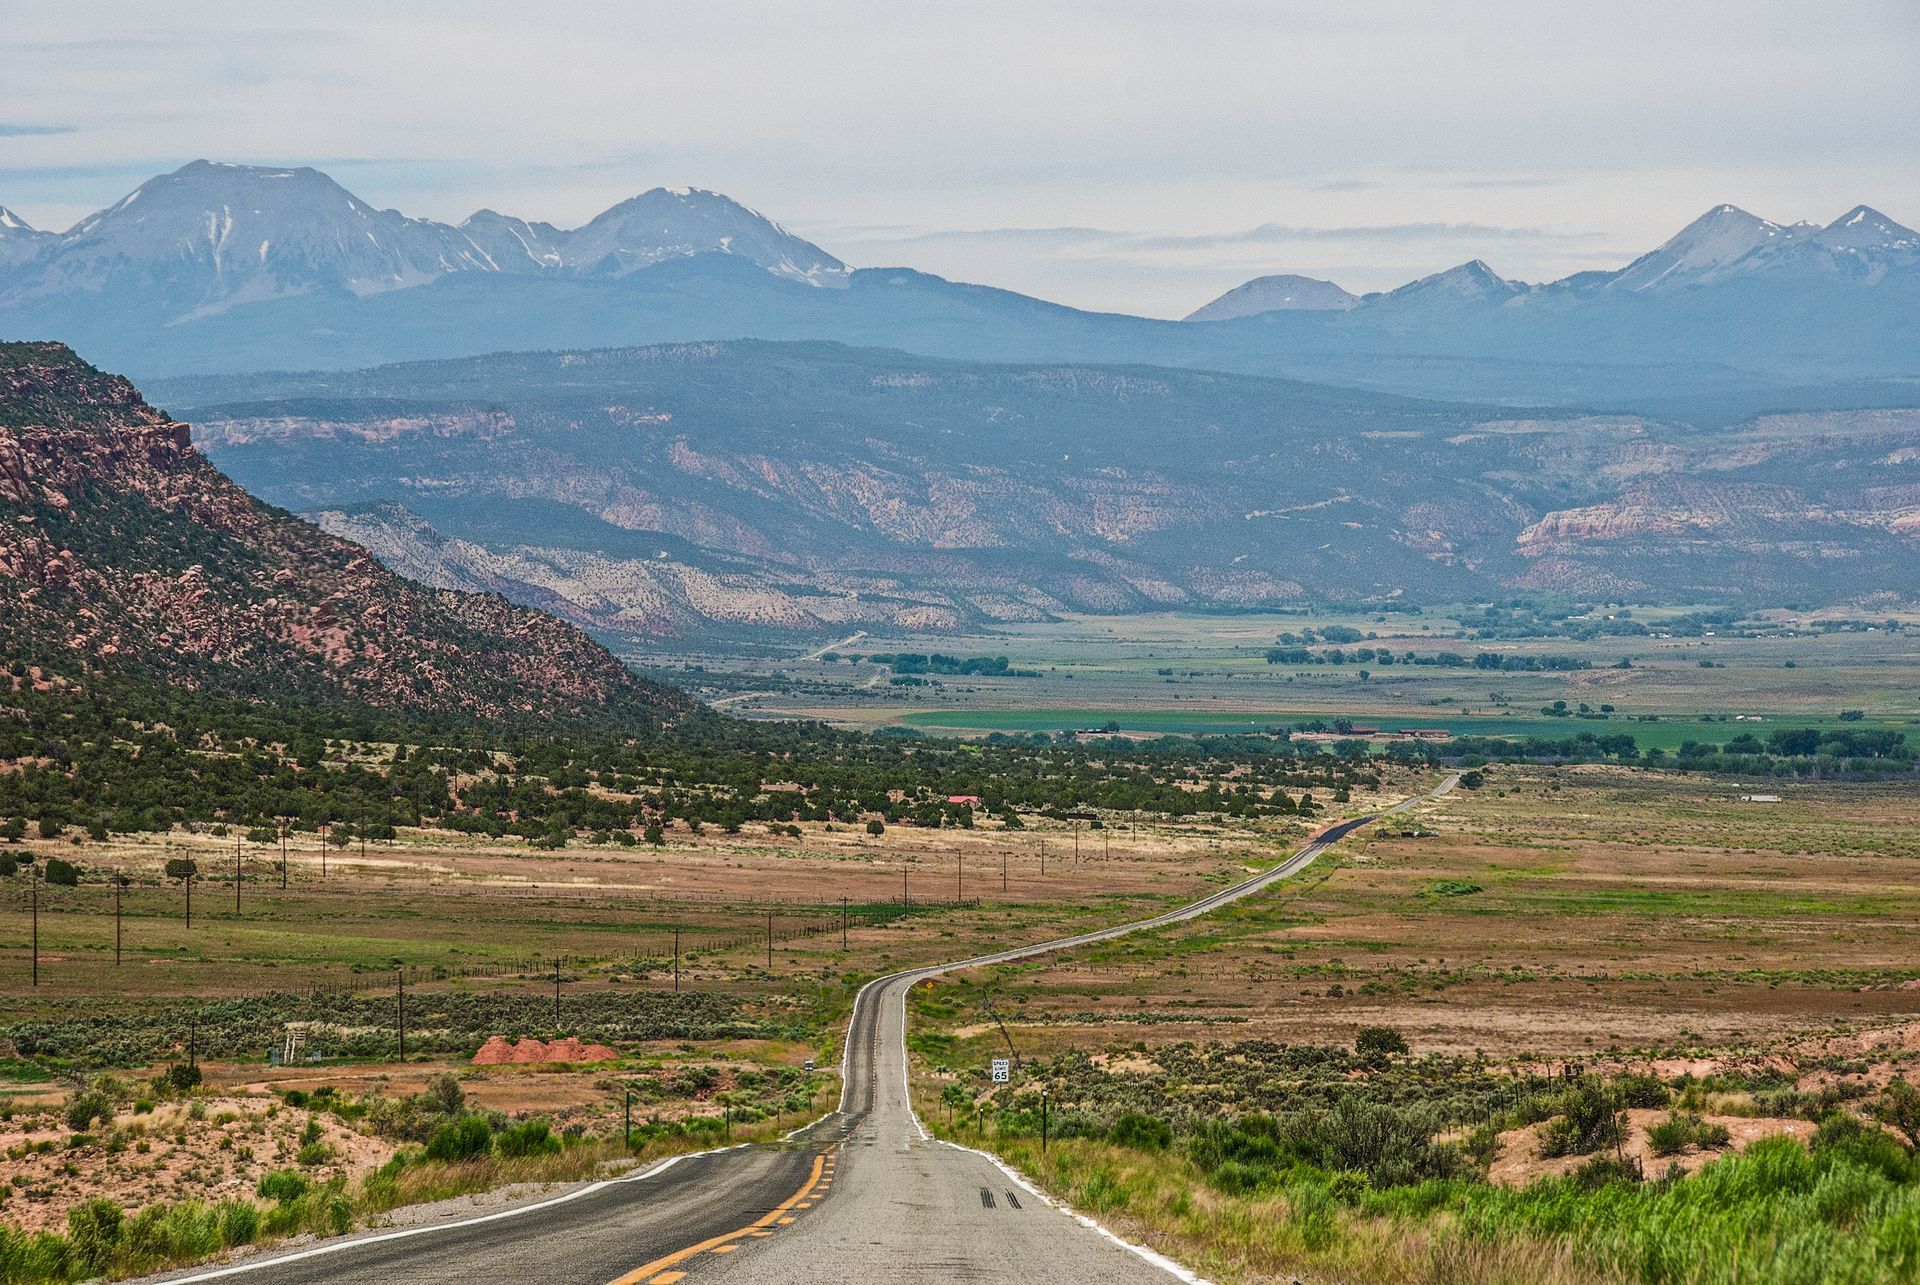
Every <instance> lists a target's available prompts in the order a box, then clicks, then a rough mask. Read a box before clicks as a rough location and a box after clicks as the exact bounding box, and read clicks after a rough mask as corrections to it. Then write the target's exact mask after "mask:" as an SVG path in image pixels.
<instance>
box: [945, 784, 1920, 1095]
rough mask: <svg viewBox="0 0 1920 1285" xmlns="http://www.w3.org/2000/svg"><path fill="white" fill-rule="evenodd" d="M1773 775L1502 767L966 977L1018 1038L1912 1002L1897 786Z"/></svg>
mask: <svg viewBox="0 0 1920 1285" xmlns="http://www.w3.org/2000/svg"><path fill="white" fill-rule="evenodd" d="M1784 793H1785V795H1786V797H1785V798H1784V800H1783V801H1782V802H1780V803H1778V804H1756V803H1748V802H1743V801H1742V799H1741V794H1742V791H1741V788H1740V786H1739V785H1738V783H1736V782H1723V781H1716V780H1712V779H1697V778H1689V777H1686V776H1681V775H1662V774H1657V773H1651V772H1645V771H1633V770H1627V769H1618V768H1578V769H1574V768H1566V769H1549V768H1524V767H1502V768H1498V769H1494V770H1492V771H1491V772H1490V773H1489V784H1488V785H1487V786H1486V787H1484V788H1482V789H1480V790H1477V791H1461V792H1458V793H1457V794H1455V795H1454V796H1452V797H1450V798H1447V799H1445V800H1442V801H1438V802H1435V803H1431V804H1427V805H1423V806H1422V807H1420V808H1419V809H1418V810H1417V811H1416V812H1415V813H1413V814H1411V815H1410V816H1408V817H1402V818H1400V819H1398V820H1397V821H1396V822H1395V823H1391V824H1389V825H1387V826H1385V827H1383V828H1381V829H1379V830H1369V831H1366V832H1363V835H1362V836H1360V837H1358V838H1356V839H1355V840H1352V841H1349V842H1348V843H1346V844H1343V845H1342V846H1341V848H1339V849H1337V850H1336V852H1335V854H1334V856H1333V858H1332V859H1331V860H1329V861H1326V862H1323V863H1322V864H1321V865H1319V866H1317V867H1316V868H1315V869H1314V870H1313V871H1312V872H1311V873H1310V874H1309V875H1307V876H1306V877H1304V878H1302V879H1300V880H1298V881H1294V882H1292V883H1290V884H1289V885H1288V887H1287V889H1286V890H1285V891H1284V892H1281V893H1279V894H1276V895H1274V896H1271V897H1263V898H1259V899H1256V900H1254V901H1251V902H1246V903H1241V904H1238V905H1236V906H1233V907H1230V908H1228V909H1226V910H1224V911H1222V912H1220V913H1219V914H1216V915H1212V916H1209V917H1208V918H1207V919H1205V920H1203V921H1196V922H1195V923H1193V924H1190V925H1183V926H1181V927H1178V928H1174V929H1169V930H1164V931H1160V932H1156V933H1153V934H1150V935H1143V936H1135V937H1128V938H1124V939H1121V940H1117V941H1114V942H1111V943H1105V944H1103V945H1101V946H1099V947H1094V948H1089V949H1086V950H1081V951H1076V952H1074V953H1073V956H1072V958H1071V959H1054V960H1049V961H1045V962H1032V963H1028V964H1023V965H1016V966H1010V967H1008V968H1005V969H1002V970H999V971H998V972H997V973H996V975H995V977H994V978H993V980H992V985H993V986H995V987H996V988H998V989H999V990H1000V991H1001V992H1002V993H1004V995H1005V996H1006V999H1007V1002H1008V1003H1009V1004H1010V1005H1011V1006H1012V1011H1016V1012H1018V1013H1020V1014H1021V1018H1020V1022H1021V1024H1022V1026H1023V1027H1025V1028H1029V1029H1031V1031H1032V1032H1033V1036H1034V1038H1035V1039H1037V1040H1038V1041H1039V1042H1040V1044H1041V1046H1042V1047H1054V1046H1056V1045H1058V1044H1061V1043H1063V1042H1064V1044H1065V1045H1070V1046H1074V1047H1085V1048H1093V1049H1098V1048H1101V1047H1104V1046H1105V1045H1106V1044H1107V1043H1109V1042H1110V1041H1111V1040H1113V1039H1126V1040H1140V1039H1144V1040H1147V1041H1148V1042H1150V1043H1151V1042H1155V1041H1166V1040H1177V1039H1182V1038H1207V1037H1209V1033H1210V1032H1211V1030H1212V1026H1211V1025H1209V1024H1208V1023H1212V1022H1215V1021H1217V1019H1219V1018H1221V1017H1227V1018H1230V1019H1231V1020H1232V1022H1233V1024H1234V1027H1235V1033H1234V1036H1233V1038H1237V1039H1239V1038H1264V1039H1281V1040H1294V1041H1333V1042H1346V1041H1349V1040H1351V1038H1352V1036H1353V1034H1354V1032H1355V1031H1357V1030H1359V1029H1360V1028H1362V1027H1365V1026H1370V1025H1390V1026H1393V1027H1395V1028H1397V1029H1399V1030H1401V1031H1403V1032H1404V1033H1405V1034H1406V1035H1407V1037H1408V1038H1409V1039H1410V1040H1411V1041H1412V1042H1413V1044H1414V1047H1415V1048H1416V1049H1420V1050H1431V1051H1435V1052H1444V1053H1467V1054H1471V1053H1474V1052H1486V1053H1489V1054H1498V1055H1501V1056H1510V1057H1511V1056H1519V1055H1520V1054H1522V1053H1524V1052H1529V1051H1531V1052H1535V1053H1538V1054H1540V1055H1542V1056H1546V1057H1554V1058H1562V1059H1564V1058H1580V1057H1585V1056H1593V1055H1597V1054H1602V1053H1608V1052H1612V1053H1616V1054H1626V1053H1628V1052H1630V1051H1631V1052H1633V1053H1635V1054H1637V1055H1660V1056H1667V1055H1675V1056H1677V1055H1681V1054H1683V1053H1686V1052H1687V1051H1688V1050H1694V1049H1701V1048H1707V1049H1719V1050H1735V1049H1746V1050H1756V1049H1764V1048H1769V1047H1774V1046H1777V1045H1778V1044H1779V1043H1781V1042H1782V1041H1786V1040H1790V1039H1793V1038H1798V1037H1802V1036H1810V1035H1814V1034H1827V1033H1832V1032H1833V1031H1834V1030H1835V1029H1838V1028H1847V1027H1851V1026H1855V1025H1859V1024H1862V1023H1865V1024H1876V1023H1877V1024H1884V1023H1887V1022H1894V1021H1904V1020H1909V1019H1912V1018H1915V1017H1920V990H1916V989H1915V988H1914V987H1913V986H1912V985H1911V984H1910V983H1912V982H1913V980H1914V979H1915V978H1916V977H1920V961H1917V960H1916V959H1915V958H1914V956H1913V954H1912V951H1911V948H1910V943H1911V940H1912V937H1913V934H1914V933H1915V931H1916V930H1920V879H1916V877H1915V875H1914V870H1915V868H1916V867H1915V860H1916V858H1920V837H1917V836H1920V799H1916V798H1915V796H1914V793H1913V791H1912V790H1911V789H1910V788H1909V787H1907V786H1905V785H1904V784H1902V785H1893V786H1888V785H1866V784H1861V785H1849V784H1828V785H1810V786H1794V787H1785V789H1784ZM1187 1009H1190V1010H1193V1011H1195V1012H1196V1013H1197V1014H1199V1015H1203V1017H1204V1021H1202V1020H1195V1021H1193V1022H1184V1021H1182V1020H1180V1019H1179V1018H1178V1017H1177V1014H1178V1013H1179V1012H1180V1011H1181V1010H1187ZM973 1020H978V1017H977V1015H976V1017H975V1018H974V1019H973ZM982 1038H984V1036H983V1037H982ZM979 1052H980V1054H981V1055H982V1056H985V1055H986V1051H985V1049H984V1047H983V1048H982V1049H981V1050H979Z"/></svg>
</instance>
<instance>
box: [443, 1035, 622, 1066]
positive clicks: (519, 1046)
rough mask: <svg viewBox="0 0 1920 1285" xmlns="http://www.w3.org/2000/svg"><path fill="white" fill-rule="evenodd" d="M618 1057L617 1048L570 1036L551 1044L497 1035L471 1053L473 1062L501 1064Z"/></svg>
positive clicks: (476, 1063)
mask: <svg viewBox="0 0 1920 1285" xmlns="http://www.w3.org/2000/svg"><path fill="white" fill-rule="evenodd" d="M619 1056H620V1054H619V1053H618V1052H617V1051H615V1050H613V1049H610V1048H608V1047H607V1046H606V1045H604V1044H582V1043H581V1042H580V1041H579V1040H576V1039H574V1038H573V1037H572V1036H571V1035H569V1036H567V1037H566V1038H565V1039H560V1040H555V1041H553V1042H552V1043H551V1044H542V1043H541V1042H540V1041H539V1040H533V1039H526V1040H520V1041H518V1042H515V1041H513V1040H509V1039H508V1038H507V1037H506V1036H504V1035H496V1036H494V1037H492V1038H491V1039H489V1040H488V1041H487V1042H486V1043H485V1044H482V1045H481V1046H480V1051H479V1052H478V1053H475V1054H474V1055H473V1064H474V1065H475V1066H502V1065H505V1064H507V1063H519V1062H611V1061H613V1060H615V1059H616V1058H618V1057H619Z"/></svg>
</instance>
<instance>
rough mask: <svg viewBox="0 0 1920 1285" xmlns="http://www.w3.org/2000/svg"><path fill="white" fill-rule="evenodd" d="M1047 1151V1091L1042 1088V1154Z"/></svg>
mask: <svg viewBox="0 0 1920 1285" xmlns="http://www.w3.org/2000/svg"><path fill="white" fill-rule="evenodd" d="M1046 1153H1047V1091H1046V1090H1045V1089H1042V1090H1040V1154H1041V1155H1045V1154H1046Z"/></svg>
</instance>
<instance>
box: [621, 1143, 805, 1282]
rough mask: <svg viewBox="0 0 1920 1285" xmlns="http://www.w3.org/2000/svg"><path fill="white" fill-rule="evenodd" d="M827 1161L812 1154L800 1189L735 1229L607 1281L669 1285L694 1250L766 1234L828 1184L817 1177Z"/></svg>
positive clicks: (729, 1248)
mask: <svg viewBox="0 0 1920 1285" xmlns="http://www.w3.org/2000/svg"><path fill="white" fill-rule="evenodd" d="M827 1163H828V1161H827V1155H826V1153H825V1152H822V1153H821V1154H819V1155H817V1156H815V1157H814V1158H813V1172H812V1173H810V1174H808V1175H807V1181H806V1182H805V1184H803V1185H802V1186H801V1188H800V1190H798V1191H796V1192H794V1193H793V1194H792V1195H791V1196H788V1197H787V1198H786V1200H784V1201H782V1202H781V1203H780V1204H779V1205H778V1206H777V1207H775V1208H773V1209H770V1210H768V1211H767V1212H766V1213H765V1214H762V1215H761V1216H760V1217H759V1218H757V1219H755V1220H754V1221H753V1222H750V1223H748V1224H747V1225H746V1226H745V1227H742V1228H740V1229H738V1230H737V1231H730V1232H728V1233H726V1234H725V1235H723V1236H713V1237H710V1238H708V1239H706V1240H703V1241H701V1242H700V1243H699V1244H697V1245H688V1246H687V1247H686V1248H685V1249H677V1250H675V1251H674V1252H673V1253H671V1254H667V1255H664V1256H662V1257H660V1258H656V1259H654V1260H653V1261H652V1262H650V1263H642V1264H641V1265H640V1266H638V1267H636V1268H634V1269H633V1270H632V1271H630V1272H628V1273H627V1274H626V1275H625V1276H622V1277H620V1278H618V1279H617V1280H614V1281H611V1282H609V1283H608V1285H673V1283H674V1282H675V1281H677V1280H679V1279H680V1278H681V1277H683V1276H685V1275H686V1273H685V1272H680V1271H674V1270H673V1269H674V1268H675V1267H677V1266H678V1265H679V1264H681V1263H684V1262H686V1261H687V1260H688V1259H689V1258H692V1257H694V1256H695V1255H697V1254H707V1253H714V1254H727V1253H732V1252H733V1251H734V1250H735V1249H738V1248H739V1245H738V1244H737V1242H738V1241H740V1240H743V1239H745V1238H746V1237H749V1236H765V1235H768V1234H770V1233H769V1232H768V1231H767V1228H769V1227H774V1226H784V1225H786V1224H788V1223H791V1222H792V1221H793V1218H792V1211H793V1210H795V1209H806V1208H808V1207H809V1204H808V1203H803V1202H807V1201H808V1198H809V1197H811V1196H813V1195H814V1194H815V1193H816V1191H824V1189H825V1187H826V1186H828V1185H831V1183H832V1181H833V1179H832V1178H831V1177H828V1178H827V1180H826V1182H825V1183H822V1182H821V1177H822V1176H823V1175H824V1174H825V1173H826V1167H827Z"/></svg>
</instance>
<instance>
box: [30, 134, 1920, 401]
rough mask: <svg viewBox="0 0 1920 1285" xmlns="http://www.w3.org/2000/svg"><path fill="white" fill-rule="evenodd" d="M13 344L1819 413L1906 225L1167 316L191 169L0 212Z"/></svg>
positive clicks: (768, 249)
mask: <svg viewBox="0 0 1920 1285" xmlns="http://www.w3.org/2000/svg"><path fill="white" fill-rule="evenodd" d="M0 333H11V334H13V335H17V336H21V337H49V338H58V339H63V340H68V341H71V342H74V343H76V344H79V345H81V346H82V347H83V348H84V350H85V351H87V352H88V353H89V354H91V355H93V356H95V357H96V358H97V359H100V360H103V361H107V362H110V363H112V364H115V365H118V366H120V367H123V368H126V369H130V370H133V371H135V372H136V373H138V374H140V375H142V376H150V375H155V374H184V373H214V372H221V371H242V370H252V369H346V368H354V367H359V366H365V365H369V364H372V363H374V362H378V361H383V360H393V359H411V358H439V357H456V356H463V355H473V354H477V353H483V352H490V351H502V350H516V349H522V350H523V349H532V348H584V347H601V346H608V345H630V344H646V343H658V342H678V341H689V340H700V339H711V338H732V337H742V338H765V339H782V340H785V339H806V340H813V339H828V340H836V341H840V342H845V343H850V344H855V345H884V346H889V347H896V348H901V349H904V350H907V351H911V352H915V353H917V354H921V355H925V356H943V357H952V358H961V359H970V360H984V361H1009V360H1021V361H1071V362H1102V363H1127V362H1147V363H1152V364H1156V365H1167V366H1184V367H1195V368H1204V369H1213V370H1224V371H1235V372H1242V373H1251V374H1262V375H1278V376H1286V377H1292V378H1301V379H1310V380H1319V381H1325V382H1333V383H1343V384H1347V385H1351V386H1360V387H1374V388H1379V389H1383V390H1389V391H1400V392H1408V393H1415V394H1420V395H1428V396H1439V397H1449V398H1458V399H1462V400H1488V399H1492V400H1498V401H1502V402H1508V403H1527V404H1536V405H1595V404H1598V405H1605V406H1608V407H1610V408H1622V407H1630V408H1633V409H1643V410H1644V409H1652V408H1653V407H1652V405H1651V403H1652V402H1654V401H1657V400H1659V399H1663V398H1665V399H1671V398H1674V397H1680V396H1686V395H1692V394H1696V393H1699V392H1701V391H1709V392H1710V391H1715V390H1726V391H1729V392H1734V393H1737V394H1739V395H1740V396H1742V397H1746V398H1749V399H1755V398H1757V399H1759V400H1760V401H1761V402H1762V403H1765V402H1767V400H1768V399H1769V398H1770V399H1771V400H1772V404H1787V403H1792V404H1808V405H1818V406H1821V407H1830V406H1836V405H1841V404H1882V403H1885V402H1887V401H1890V400H1891V401H1899V400H1910V399H1911V396H1912V394H1911V392H1910V391H1909V390H1908V385H1909V383H1910V381H1911V380H1912V379H1913V378H1914V377H1916V376H1920V236H1916V234H1915V233H1914V232H1913V231H1912V230H1910V229H1908V228H1906V227H1904V226H1902V225H1900V224H1898V223H1896V222H1895V221H1893V220H1892V219H1890V218H1888V217H1886V216H1885V215H1882V214H1880V213H1878V212H1876V211H1874V210H1871V209H1869V208H1867V207H1865V206H1858V207H1855V208H1854V209H1853V210H1850V211H1849V212H1848V213H1846V214H1844V215H1842V216H1841V217H1840V218H1838V219H1836V220H1834V221H1833V222H1832V223H1830V224H1828V225H1826V226H1824V227H1819V226H1815V225H1813V224H1804V223H1802V224H1779V223H1772V222H1769V221H1767V220H1764V219H1760V218H1757V217H1755V216H1753V215H1751V214H1748V213H1746V212H1744V211H1741V210H1739V209H1737V208H1735V207H1733V206H1731V205H1723V206H1719V207H1716V208H1715V209H1713V210H1710V211H1708V212H1707V213H1706V214H1704V215H1702V216H1701V217H1700V218H1699V219H1696V220H1695V221H1694V222H1693V223H1691V224H1689V225H1688V226H1687V227H1686V228H1684V229H1682V230H1681V231H1680V232H1679V233H1678V234H1677V235H1676V236H1674V237H1673V238H1672V239H1671V240H1669V241H1668V242H1667V243H1666V244H1664V245H1662V246H1661V247H1659V248H1658V249H1655V250H1653V251H1651V252H1649V253H1648V254H1645V255H1642V256H1641V257H1639V258H1638V259H1635V260H1634V261H1632V262H1631V263H1629V264H1627V265H1625V266H1624V267H1622V268H1621V269H1619V270H1618V271H1613V272H1588V273H1581V274H1578V275H1576V276H1573V277H1568V278H1566V279H1564V280H1560V281H1556V282H1550V283H1546V284H1539V285H1535V284H1528V283H1524V282H1519V281H1513V280H1509V279H1507V278H1504V277H1502V276H1500V275H1499V274H1498V273H1497V272H1496V271H1494V270H1493V269H1492V268H1490V267H1489V266H1487V265H1486V264H1485V263H1482V262H1480V261H1477V260H1476V261H1472V262H1469V263H1466V264H1462V265H1460V266H1459V267H1456V268H1452V269H1449V270H1448V271H1446V272H1441V273H1437V274H1434V275H1432V276H1429V277H1425V278H1422V279H1421V280H1418V281H1414V282H1410V283H1408V284H1407V285H1404V286H1402V287H1400V288H1398V289H1396V290H1391V291H1386V292H1382V293H1378V294H1371V295H1367V296H1364V297H1355V296H1353V295H1351V294H1349V293H1348V292H1346V291H1344V290H1341V289H1340V288H1339V287H1338V286H1335V285H1332V284H1331V283H1328V282H1319V281H1314V280H1313V279H1311V278H1305V277H1272V278H1259V279H1256V280H1254V281H1252V282H1249V283H1247V284H1246V285H1244V286H1241V287H1239V288H1237V289H1236V290H1234V291H1231V292H1229V293H1228V294H1227V295H1225V296H1223V297H1222V298H1220V299H1217V300H1215V301H1213V302H1212V303H1209V304H1207V305H1205V306H1204V307H1202V308H1200V309H1199V310H1198V311H1196V312H1195V313H1194V314H1192V316H1190V317H1189V318H1188V319H1187V320H1186V321H1185V322H1174V321H1157V320H1151V319H1147V318H1140V317H1129V316H1123V315H1117V314H1104V313H1089V312H1084V311H1080V310H1077V309H1073V308H1068V307H1064V306H1061V305H1057V304H1052V303H1048V302H1045V301H1043V300H1039V299H1034V298H1030V297H1027V296H1024V295H1019V294H1016V293H1013V292H1010V291H1003V290H994V289H988V288H984V287H979V286H971V285H966V284H962V283H956V282H950V281H946V280H943V279H941V278H939V277H935V276H931V275H928V274H925V273H920V272H915V271H913V270H911V269H906V268H868V269H858V270H856V269H851V268H849V267H848V266H847V265H846V264H844V263H842V262H841V261H840V260H839V259H837V258H835V257H834V256H833V255H832V254H830V253H828V252H827V251H825V250H823V249H821V248H819V247H817V246H814V245H812V244H810V243H809V242H807V241H805V240H803V239H801V238H799V237H796V236H793V235H792V234H790V233H788V232H786V231H784V230H783V229H781V228H780V227H779V226H778V225H777V224H775V223H773V222H771V221H770V220H768V219H766V218H764V217H762V216H760V215H758V214H755V213H754V212H752V211H750V210H748V209H746V208H745V207H743V206H741V205H739V204H738V203H736V202H734V201H732V200H730V199H729V198H727V197H724V196H721V195H718V194H716V193H711V192H701V191H693V190H676V191H669V190H666V189H654V190H652V191H649V192H646V193H643V194H641V195H639V196H636V197H634V198H632V199H631V200H628V201H624V202H621V203H620V204H619V205H616V206H614V207H613V208H612V209H610V210H607V211H606V212H604V213H602V214H600V215H599V216H597V217H596V218H594V219H592V220H591V221H589V222H588V223H586V224H585V225H583V226H582V227H579V228H576V229H572V230H562V229H559V228H555V227H553V226H551V225H549V224H545V223H538V222H529V221H527V220H524V219H521V218H516V217H511V216H507V215H502V214H498V213H495V212H493V211H489V210H482V211H480V212H478V213H476V214H474V215H473V216H471V217H470V218H468V219H467V220H466V221H465V222H463V223H462V224H460V225H459V226H458V227H454V226H451V225H448V224H442V223H436V222H432V221H429V220H423V219H412V218H407V217H406V216H403V215H401V214H399V213H398V212H396V211H392V210H384V211H383V210H376V209H374V208H372V207H371V206H369V205H367V204H366V203H365V202H363V201H360V200H359V199H358V198H357V197H355V196H353V194H351V193H350V192H347V191H346V190H345V189H344V188H341V187H340V186H339V185H338V184H336V183H334V182H333V181H332V180H331V179H329V178H327V177H326V176H325V175H324V174H321V173H319V172H318V171H316V170H312V169H272V168H264V167H257V166H238V165H221V164H215V163H210V162H206V161H197V162H194V163H193V164H191V165H188V166H185V167H184V168H182V169H180V170H178V171H175V172H174V173H172V174H167V175H163V176H160V177H158V178H155V179H152V180H150V181H149V182H147V183H145V184H143V185H141V186H140V187H139V188H137V189H135V190H134V191H133V192H131V193H129V194H128V195H127V196H126V197H125V198H123V199H122V200H121V201H119V202H118V203H116V204H115V205H113V206H112V207H110V208H109V209H106V210H102V211H100V212H99V213H97V214H94V215H92V216H90V217H88V218H86V219H84V220H82V221H81V222H80V223H79V224H78V225H76V226H75V227H74V228H72V229H70V230H69V231H67V232H64V233H58V234H55V233H48V232H42V231H36V230H35V229H32V228H30V227H28V226H27V225H26V224H25V223H24V222H23V221H22V220H20V219H19V218H18V217H17V216H14V215H11V214H6V213H5V212H4V211H0ZM1886 381H1894V384H1895V387H1894V388H1893V389H1889V388H1887V387H1885V386H1884V385H1885V383H1886Z"/></svg>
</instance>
